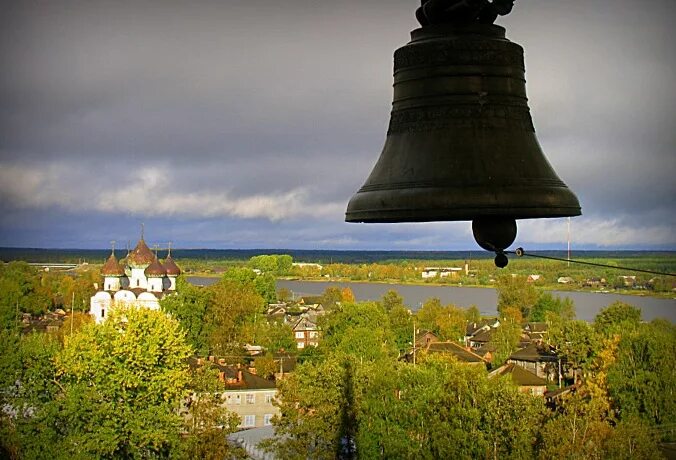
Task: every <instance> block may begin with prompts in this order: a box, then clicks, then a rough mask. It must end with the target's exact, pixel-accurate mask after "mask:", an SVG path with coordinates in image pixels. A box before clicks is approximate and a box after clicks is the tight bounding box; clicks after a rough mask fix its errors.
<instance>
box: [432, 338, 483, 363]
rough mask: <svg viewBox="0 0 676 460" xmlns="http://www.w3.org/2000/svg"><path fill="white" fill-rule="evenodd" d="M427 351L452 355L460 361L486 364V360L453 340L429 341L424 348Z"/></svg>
mask: <svg viewBox="0 0 676 460" xmlns="http://www.w3.org/2000/svg"><path fill="white" fill-rule="evenodd" d="M425 351H426V352H427V353H431V354H432V353H442V354H446V355H450V356H453V357H454V358H455V359H457V360H458V361H459V362H461V363H465V364H472V365H480V366H486V364H487V363H486V361H485V360H484V359H483V358H482V357H481V356H479V355H477V354H476V353H473V352H472V351H470V350H468V349H466V348H464V347H463V346H462V345H458V344H457V343H455V342H431V343H430V344H429V345H427V348H425Z"/></svg>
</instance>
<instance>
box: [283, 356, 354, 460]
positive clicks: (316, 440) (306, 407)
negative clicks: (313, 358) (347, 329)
mask: <svg viewBox="0 0 676 460" xmlns="http://www.w3.org/2000/svg"><path fill="white" fill-rule="evenodd" d="M348 383H349V380H348V379H346V368H345V360H344V359H343V358H340V357H338V356H336V355H334V356H332V357H329V358H327V359H325V360H322V361H317V362H306V363H304V364H301V365H300V366H298V368H296V371H295V372H294V373H293V374H291V375H290V376H289V377H288V378H287V379H284V380H282V381H281V382H280V384H279V388H278V391H279V393H278V398H280V400H281V403H280V406H279V409H280V412H281V417H279V418H276V419H275V421H274V423H275V428H276V434H277V436H276V437H275V439H274V441H273V442H272V443H271V445H270V448H271V449H272V450H274V451H275V452H276V453H277V456H278V457H279V458H298V459H300V458H313V459H327V460H328V459H334V458H337V457H338V454H339V453H340V452H341V445H340V439H341V435H342V433H341V421H342V417H343V411H344V408H345V407H346V400H345V395H346V393H347V392H346V388H345V386H346V384H348Z"/></svg>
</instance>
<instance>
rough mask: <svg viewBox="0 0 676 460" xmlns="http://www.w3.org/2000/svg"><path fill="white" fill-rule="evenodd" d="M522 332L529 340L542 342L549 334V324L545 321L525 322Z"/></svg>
mask: <svg viewBox="0 0 676 460" xmlns="http://www.w3.org/2000/svg"><path fill="white" fill-rule="evenodd" d="M523 332H524V333H525V334H526V336H527V337H528V339H529V340H528V341H529V342H542V341H544V339H546V338H547V336H548V335H549V324H547V323H545V322H531V323H526V325H525V326H524V327H523Z"/></svg>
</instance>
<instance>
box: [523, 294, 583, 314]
mask: <svg viewBox="0 0 676 460" xmlns="http://www.w3.org/2000/svg"><path fill="white" fill-rule="evenodd" d="M552 314H553V315H555V316H557V317H559V318H561V319H562V320H563V321H569V320H572V319H574V318H575V306H574V304H573V301H572V300H570V299H569V298H568V297H565V298H563V299H561V298H560V297H554V296H553V295H551V294H550V293H549V292H543V293H541V294H540V295H539V296H538V300H537V302H535V305H533V308H532V309H531V311H530V315H529V317H528V320H529V321H547V319H548V318H551V315H552Z"/></svg>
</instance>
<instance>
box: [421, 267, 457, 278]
mask: <svg viewBox="0 0 676 460" xmlns="http://www.w3.org/2000/svg"><path fill="white" fill-rule="evenodd" d="M462 271H463V269H462V268H460V267H425V268H424V269H423V271H422V278H423V279H429V278H436V277H439V278H448V277H450V278H456V277H457V276H458V275H460V273H462Z"/></svg>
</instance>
